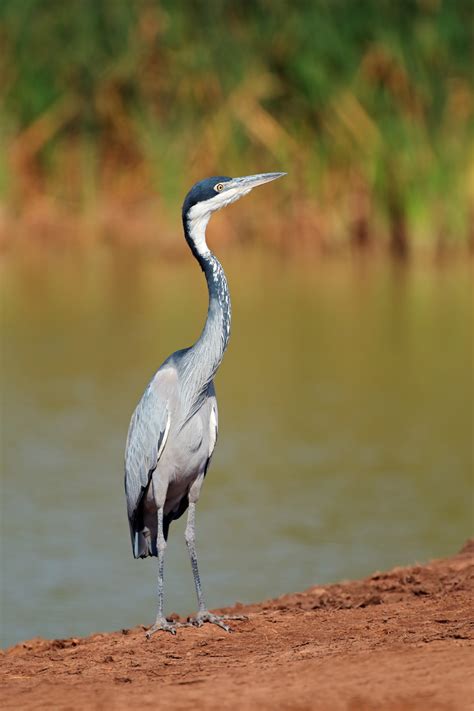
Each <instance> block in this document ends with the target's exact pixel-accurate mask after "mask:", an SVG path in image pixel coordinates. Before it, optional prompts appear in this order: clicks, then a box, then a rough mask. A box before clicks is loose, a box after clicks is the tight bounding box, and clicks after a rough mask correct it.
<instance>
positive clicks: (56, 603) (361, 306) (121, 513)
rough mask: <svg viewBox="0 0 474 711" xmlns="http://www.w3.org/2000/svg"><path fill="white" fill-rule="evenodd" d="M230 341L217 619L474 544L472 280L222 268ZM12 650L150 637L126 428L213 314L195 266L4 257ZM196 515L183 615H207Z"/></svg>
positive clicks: (184, 574)
mask: <svg viewBox="0 0 474 711" xmlns="http://www.w3.org/2000/svg"><path fill="white" fill-rule="evenodd" d="M222 261H223V263H224V266H225V268H226V270H227V272H228V274H229V281H230V286H231V291H232V297H233V332H232V338H231V343H230V348H229V351H228V353H227V355H226V358H225V360H224V363H223V365H222V367H221V370H220V371H219V374H218V377H217V380H216V387H217V394H218V400H219V409H220V423H219V424H220V432H219V441H218V446H217V449H216V453H215V456H214V460H213V462H212V466H211V469H210V471H209V474H208V477H207V480H206V483H205V485H204V489H203V494H202V497H201V501H200V503H199V508H198V519H197V531H198V546H199V551H200V563H201V568H202V577H203V581H204V586H205V590H206V592H207V597H208V600H209V604H210V606H218V605H224V604H231V603H233V602H234V601H235V600H240V601H244V602H245V601H252V600H259V599H262V598H264V597H269V596H276V595H279V594H281V593H284V592H285V591H294V590H298V589H303V588H305V587H307V586H310V585H312V584H314V583H322V582H327V581H334V580H338V579H341V578H349V577H355V576H362V575H364V574H367V573H369V572H371V571H373V570H374V569H381V568H386V567H388V566H392V565H395V564H408V563H413V562H414V561H423V560H426V559H428V558H430V557H433V556H442V555H445V554H449V553H451V552H453V551H456V550H457V549H458V548H459V547H460V546H461V544H462V543H463V541H464V539H465V538H466V537H467V536H468V535H470V534H471V532H472V530H471V523H472V508H471V496H470V485H471V476H472V455H471V430H472V415H471V413H472V410H471V404H472V370H471V367H472V361H471V356H472V353H471V333H472V332H471V303H470V273H469V268H468V266H465V265H459V266H448V267H444V268H434V267H430V268H428V267H417V268H416V269H414V268H412V269H397V268H395V267H394V266H390V265H384V266H382V265H380V264H375V263H365V264H363V263H347V264H341V263H338V264H332V263H330V262H327V261H326V262H322V263H316V264H313V265H307V264H305V263H304V261H294V262H291V261H283V260H275V261H272V262H271V263H265V262H264V261H263V260H262V259H259V258H257V257H246V258H245V257H243V256H240V257H239V256H235V255H231V254H228V255H227V257H226V258H225V257H224V258H223V260H222ZM2 272H3V273H2V306H3V309H2V319H3V322H4V323H3V339H2V340H3V347H2V350H3V364H2V376H3V377H2V380H3V388H2V390H3V398H2V401H3V431H2V455H3V457H2V458H3V486H2V541H3V546H2V628H3V629H2V642H3V643H4V644H11V643H13V642H15V641H17V640H20V639H24V638H29V637H32V636H35V635H43V636H46V637H65V636H68V635H80V634H86V633H88V632H92V631H97V630H112V629H116V628H122V627H128V626H132V625H135V624H137V623H144V624H147V623H151V622H152V621H153V617H154V611H155V574H156V569H155V561H151V560H146V561H134V560H133V559H132V557H131V550H130V543H129V534H128V524H127V520H126V515H125V503H124V494H123V471H122V460H123V449H124V441H125V436H126V431H127V427H128V421H129V417H130V415H131V412H132V410H133V408H134V406H135V404H136V401H137V400H138V398H139V396H140V395H141V392H142V390H143V387H144V386H145V384H146V383H147V381H148V379H149V378H150V376H151V374H152V373H153V372H154V370H155V369H156V368H157V367H158V366H159V365H160V363H161V362H162V360H163V359H164V358H165V357H166V356H167V355H168V354H169V353H170V352H171V351H173V350H176V349H177V348H180V347H183V346H187V345H189V344H190V343H191V342H192V341H193V340H194V339H195V338H196V337H197V336H198V334H199V332H200V328H201V326H202V322H203V318H204V314H205V311H206V305H207V304H206V289H205V285H204V282H203V278H202V274H201V273H200V271H199V269H198V268H196V265H195V264H194V262H193V260H192V259H190V258H189V259H186V260H184V261H182V262H179V263H161V262H160V260H158V259H157V258H156V257H141V258H137V257H136V256H133V254H121V255H120V254H115V256H110V255H105V254H104V255H102V256H98V255H96V256H95V257H93V258H92V257H91V258H88V259H82V258H81V257H80V256H77V255H76V256H74V257H72V256H69V257H66V256H57V257H56V258H50V259H48V260H47V261H35V260H34V259H30V260H29V261H28V262H25V260H20V259H19V258H17V259H12V258H10V259H5V260H4V263H3V268H2ZM183 523H184V520H183V519H182V520H181V521H179V522H178V523H176V524H174V526H173V527H172V529H171V535H170V544H169V546H168V550H167V561H166V608H167V612H168V613H170V612H172V611H177V612H180V613H188V612H192V611H193V610H194V608H195V601H194V591H193V584H192V577H191V572H190V566H189V564H188V560H187V553H186V547H185V545H184V540H183V528H184V526H183Z"/></svg>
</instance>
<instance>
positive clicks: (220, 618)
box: [184, 475, 246, 632]
mask: <svg viewBox="0 0 474 711" xmlns="http://www.w3.org/2000/svg"><path fill="white" fill-rule="evenodd" d="M203 479H204V475H202V476H200V477H198V479H196V481H195V482H194V484H193V485H192V487H191V489H190V490H189V494H188V499H189V508H188V520H187V523H186V530H185V532H184V537H185V539H186V545H187V547H188V551H189V557H190V559H191V568H192V571H193V578H194V585H195V588H196V595H197V599H198V612H197V614H196V617H193V618H191V619H190V623H191V624H193V625H196V626H197V627H201V626H202V625H203V624H204V622H211V623H212V624H215V625H218V626H219V627H221V628H222V629H223V630H225V631H226V632H230V631H231V629H230V627H229V626H228V625H226V624H225V622H224V621H225V620H245V619H246V618H245V617H243V616H242V615H215V614H214V613H212V612H209V610H208V609H207V606H206V603H205V602H204V595H203V592H202V585H201V578H200V576H199V568H198V562H197V553H196V502H197V500H198V498H199V492H200V490H201V485H202V481H203Z"/></svg>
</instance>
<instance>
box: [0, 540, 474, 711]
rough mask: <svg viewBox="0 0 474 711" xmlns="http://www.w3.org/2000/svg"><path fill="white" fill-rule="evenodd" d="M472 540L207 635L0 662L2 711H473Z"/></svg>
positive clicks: (114, 642)
mask: <svg viewBox="0 0 474 711" xmlns="http://www.w3.org/2000/svg"><path fill="white" fill-rule="evenodd" d="M473 578H474V541H468V542H467V543H466V544H465V545H464V547H463V548H462V550H461V551H460V552H459V553H458V554H456V555H454V556H452V557H450V558H446V559H441V560H435V561H432V562H430V563H427V564H425V565H416V566H410V567H406V568H400V567H397V568H394V569H392V570H390V571H387V572H375V573H373V574H372V575H371V576H370V577H368V578H365V579H364V580H358V581H347V582H341V583H337V584H334V585H325V586H315V587H312V588H310V589H308V590H306V591H304V592H299V593H293V594H289V595H284V596H282V597H280V598H277V599H275V600H267V601H264V602H262V603H259V604H252V605H241V604H239V605H237V606H235V607H234V608H227V609H226V612H229V613H231V614H232V613H233V614H243V615H247V616H248V619H247V620H245V621H233V622H232V623H231V625H232V627H233V630H234V631H233V633H232V634H227V633H225V632H223V631H222V630H221V629H219V628H218V627H215V626H214V625H204V626H203V627H202V628H182V629H178V633H177V635H176V636H175V637H173V636H171V635H165V634H164V633H163V634H157V635H155V636H154V637H152V638H151V640H150V641H147V640H146V639H145V636H144V628H143V627H142V626H139V627H136V628H134V629H131V630H122V631H119V632H112V633H98V634H93V635H91V636H89V637H85V638H71V639H64V640H44V639H33V640H29V641H26V642H21V643H19V644H17V645H15V646H13V647H10V648H9V649H7V650H4V651H2V654H1V659H2V665H1V666H2V673H1V676H0V698H1V700H2V708H4V709H13V708H15V709H19V708H20V709H22V708H25V709H26V708H27V709H29V710H30V709H40V708H48V707H49V708H55V709H99V708H100V709H120V710H121V709H126V708H130V706H136V705H137V704H139V705H140V708H145V709H148V708H149V709H152V708H153V709H156V708H163V709H164V708H169V707H170V706H172V708H173V709H191V708H193V709H195V708H199V709H221V708H222V709H256V708H258V709H268V710H270V709H293V708H295V709H301V710H302V709H316V710H317V711H326V710H327V711H338V710H339V709H341V710H342V709H347V710H348V711H355V710H357V711H375V709H379V708H383V709H384V710H386V711H401V710H402V709H409V710H410V711H418V710H419V711H422V709H423V711H424V710H425V709H427V708H431V709H441V708H442V709H443V711H447V710H448V709H449V710H451V709H453V710H454V711H458V710H459V711H464V709H466V710H467V709H468V708H472V707H471V705H470V704H471V703H472V700H473V691H474V675H473V672H472V659H473V650H472V647H473V642H474V625H473V624H472V622H471V621H470V620H472V607H473V605H472V599H473V598H472V593H473V590H474V579H473Z"/></svg>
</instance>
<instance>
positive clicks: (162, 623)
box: [146, 507, 176, 639]
mask: <svg viewBox="0 0 474 711" xmlns="http://www.w3.org/2000/svg"><path fill="white" fill-rule="evenodd" d="M157 516H158V534H157V538H156V547H157V549H158V611H157V613H156V620H155V624H154V625H153V626H152V627H150V629H149V630H148V632H147V633H146V636H147V638H148V639H150V637H151V636H152V634H154V633H155V632H158V630H163V631H164V632H170V633H171V634H176V625H174V624H171V623H170V622H168V620H167V619H166V617H165V615H164V612H163V609H164V564H165V550H166V541H165V537H164V535H163V507H160V508H158V514H157Z"/></svg>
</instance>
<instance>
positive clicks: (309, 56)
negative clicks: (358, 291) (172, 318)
mask: <svg viewBox="0 0 474 711" xmlns="http://www.w3.org/2000/svg"><path fill="white" fill-rule="evenodd" d="M472 20H473V8H472V2H471V0H400V1H398V2H393V0H362V1H361V2H356V1H355V0H294V1H293V2H288V1H285V0H254V2H252V3H250V2H240V3H238V2H230V1H227V0H205V1H204V0H203V1H202V2H198V1H197V0H194V1H193V0H186V1H184V0H183V2H180V3H175V2H173V1H172V0H133V2H131V1H130V0H69V1H68V2H66V3H65V2H64V1H63V0H46V1H45V0H2V3H1V4H0V23H1V27H0V32H1V35H0V37H1V40H2V45H3V51H2V53H1V58H0V72H1V78H2V84H3V90H2V107H1V118H0V122H1V131H2V138H3V145H4V146H6V149H7V150H6V151H4V152H3V157H2V158H1V159H0V199H1V200H2V202H3V204H4V206H6V208H7V214H8V215H10V216H13V217H15V219H17V218H18V217H19V216H24V215H25V214H27V213H28V211H29V210H31V209H33V208H32V206H34V205H38V204H39V203H38V201H42V203H41V204H43V205H44V204H45V202H44V201H45V200H47V205H48V206H49V207H50V208H51V209H55V210H62V214H67V215H68V216H77V217H79V218H82V217H84V216H89V217H91V216H92V219H94V216H95V217H97V216H98V215H99V214H100V213H101V211H102V206H103V205H104V204H106V203H107V204H108V205H110V204H114V205H117V206H118V207H117V209H120V210H122V211H123V210H126V209H128V208H130V209H132V208H133V209H134V210H137V209H139V207H137V206H140V205H141V206H144V205H147V204H149V202H150V200H151V199H153V200H154V201H156V200H157V197H158V203H157V204H159V206H160V210H161V213H162V215H163V221H165V219H166V215H167V213H168V208H169V207H172V208H173V210H175V208H176V206H177V205H178V204H179V202H180V200H181V198H182V195H183V192H184V191H185V190H186V189H187V188H188V187H189V185H190V184H191V183H192V182H193V181H194V180H195V179H199V178H200V177H202V176H204V175H207V174H213V173H230V174H247V173H251V172H254V171H258V172H260V171H265V170H287V172H288V174H289V175H288V178H287V179H286V181H285V182H282V183H280V184H279V185H278V190H279V191H280V190H281V191H282V192H281V193H279V194H284V195H285V202H284V204H283V205H281V206H280V207H279V210H278V212H279V220H278V225H270V226H271V229H269V230H265V231H259V234H260V235H261V236H262V238H263V239H265V238H270V237H271V239H273V240H274V241H275V242H276V243H278V242H279V240H281V239H282V235H283V232H284V231H287V230H288V229H291V231H292V233H293V234H294V240H293V242H292V244H293V245H294V247H295V249H301V250H311V249H312V248H313V247H317V248H320V247H321V246H323V247H326V248H341V247H344V246H345V245H347V244H355V245H358V246H360V247H368V246H371V245H372V246H373V245H374V244H375V245H376V244H379V243H380V242H382V243H383V244H387V245H389V246H390V247H391V248H392V250H394V251H396V252H397V253H398V254H406V253H407V251H408V250H409V249H410V248H411V247H412V246H414V247H423V246H424V245H425V246H426V247H428V248H429V249H430V250H434V249H438V248H440V247H445V246H447V245H457V246H458V247H461V248H464V247H467V246H468V245H469V241H470V231H472V219H473V216H472V213H471V214H469V204H470V201H471V203H472V199H473V197H474V195H473V193H474V171H473V151H472V148H473V134H474V129H473V111H474V91H473V84H472V66H471V60H472V37H471V34H470V33H471V30H470V28H471V27H472V26H473V22H472ZM258 199H260V200H261V201H264V200H265V195H263V193H261V195H260V198H258ZM261 206H262V209H263V207H264V202H262V203H261ZM170 214H172V213H170ZM257 214H258V211H257ZM249 219H252V218H249ZM253 219H255V218H253ZM470 223H471V227H470ZM282 226H283V227H284V230H282ZM240 227H242V228H243V229H241V231H240V233H239V234H240V235H245V233H246V231H247V232H248V231H250V230H251V229H252V225H251V224H249V223H247V224H246V225H241V226H240ZM99 233H100V230H99V232H98V234H99ZM30 236H31V237H33V238H34V231H33V234H30Z"/></svg>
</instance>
